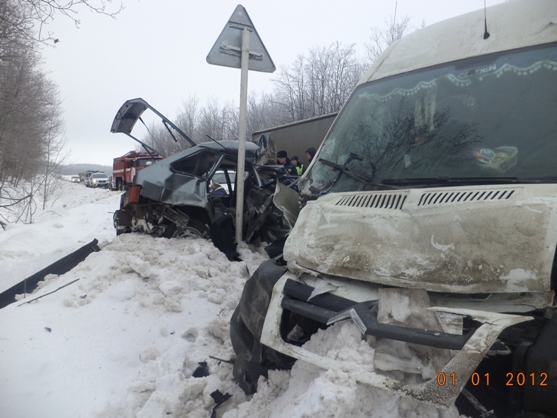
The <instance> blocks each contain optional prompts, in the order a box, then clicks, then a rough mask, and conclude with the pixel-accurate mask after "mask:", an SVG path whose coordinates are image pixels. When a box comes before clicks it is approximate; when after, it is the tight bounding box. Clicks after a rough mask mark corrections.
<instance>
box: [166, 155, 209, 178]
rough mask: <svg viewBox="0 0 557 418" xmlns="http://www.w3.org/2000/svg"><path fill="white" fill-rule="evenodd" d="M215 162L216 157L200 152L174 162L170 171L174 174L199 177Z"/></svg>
mask: <svg viewBox="0 0 557 418" xmlns="http://www.w3.org/2000/svg"><path fill="white" fill-rule="evenodd" d="M216 160H217V156H216V155H215V154H212V153H209V152H201V153H198V154H194V155H191V156H188V157H187V158H184V159H183V160H179V161H176V162H175V163H174V164H172V170H173V171H174V172H176V173H182V174H193V175H195V176H199V177H201V176H203V175H204V174H207V173H208V172H209V171H210V170H211V168H212V167H213V165H214V164H215V161H216Z"/></svg>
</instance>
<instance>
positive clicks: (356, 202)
mask: <svg viewBox="0 0 557 418" xmlns="http://www.w3.org/2000/svg"><path fill="white" fill-rule="evenodd" d="M515 192H516V190H514V189H499V190H462V191H443V192H425V193H423V194H422V195H421V196H420V198H419V201H418V203H417V206H422V207H423V206H434V205H446V204H455V203H470V202H486V201H499V200H508V199H510V198H511V197H512V195H513V194H514V193H515ZM407 196H408V194H407V193H365V194H364V193H362V194H355V195H350V196H343V197H341V198H340V199H339V200H338V201H337V202H336V206H345V207H353V208H369V209H395V210H401V209H402V208H403V206H404V203H405V202H406V198H407Z"/></svg>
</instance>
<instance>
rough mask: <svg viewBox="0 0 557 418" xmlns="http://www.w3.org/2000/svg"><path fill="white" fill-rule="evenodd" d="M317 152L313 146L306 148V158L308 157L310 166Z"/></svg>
mask: <svg viewBox="0 0 557 418" xmlns="http://www.w3.org/2000/svg"><path fill="white" fill-rule="evenodd" d="M316 152H317V151H316V150H315V148H313V147H309V148H308V149H307V150H306V158H307V159H308V167H309V166H310V165H311V162H312V161H313V157H315V153H316Z"/></svg>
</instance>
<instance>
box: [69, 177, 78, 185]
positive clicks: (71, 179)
mask: <svg viewBox="0 0 557 418" xmlns="http://www.w3.org/2000/svg"><path fill="white" fill-rule="evenodd" d="M70 181H71V182H72V183H79V176H71V177H70Z"/></svg>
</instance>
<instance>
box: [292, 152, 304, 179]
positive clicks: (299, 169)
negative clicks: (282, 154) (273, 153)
mask: <svg viewBox="0 0 557 418" xmlns="http://www.w3.org/2000/svg"><path fill="white" fill-rule="evenodd" d="M290 162H291V163H292V165H293V166H294V168H295V169H296V174H298V175H299V176H301V175H302V174H303V173H304V165H303V164H302V163H300V161H298V157H297V156H295V155H293V156H292V158H291V159H290Z"/></svg>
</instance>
